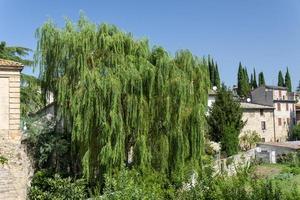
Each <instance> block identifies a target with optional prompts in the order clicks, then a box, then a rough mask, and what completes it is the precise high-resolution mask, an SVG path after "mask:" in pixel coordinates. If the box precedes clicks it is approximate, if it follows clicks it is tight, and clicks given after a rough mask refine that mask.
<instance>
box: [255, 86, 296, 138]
mask: <svg viewBox="0 0 300 200" xmlns="http://www.w3.org/2000/svg"><path fill="white" fill-rule="evenodd" d="M251 98H252V102H254V103H259V104H263V105H267V106H272V107H274V108H275V109H274V121H275V122H274V135H275V142H283V141H286V140H287V139H288V137H289V133H290V130H291V128H292V127H293V126H294V125H295V124H296V106H295V105H296V98H295V93H293V92H288V91H287V88H286V87H278V86H261V87H258V88H256V89H255V90H253V91H252V92H251Z"/></svg>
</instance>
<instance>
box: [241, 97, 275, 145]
mask: <svg viewBox="0 0 300 200" xmlns="http://www.w3.org/2000/svg"><path fill="white" fill-rule="evenodd" d="M241 108H242V109H243V118H242V119H243V121H245V122H246V124H245V126H244V128H243V130H242V131H241V134H247V133H249V132H253V131H255V132H256V133H258V134H259V136H260V138H261V140H262V142H274V141H275V135H274V107H272V106H265V105H259V104H253V103H244V102H242V103H241Z"/></svg>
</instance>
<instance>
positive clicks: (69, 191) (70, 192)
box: [28, 171, 87, 200]
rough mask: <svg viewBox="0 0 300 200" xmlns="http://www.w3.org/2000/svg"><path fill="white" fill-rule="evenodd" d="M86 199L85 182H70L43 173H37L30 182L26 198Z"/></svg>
mask: <svg viewBox="0 0 300 200" xmlns="http://www.w3.org/2000/svg"><path fill="white" fill-rule="evenodd" d="M86 197H87V192H86V182H85V181H84V180H82V179H79V180H72V179H71V178H61V177H60V176H59V175H54V176H53V177H49V175H48V174H47V173H45V172H42V171H39V172H37V173H36V174H35V175H34V177H33V179H32V182H31V187H30V189H29V193H28V198H29V199H31V200H64V199H66V200H67V199H72V200H77V199H78V200H81V199H85V198H86Z"/></svg>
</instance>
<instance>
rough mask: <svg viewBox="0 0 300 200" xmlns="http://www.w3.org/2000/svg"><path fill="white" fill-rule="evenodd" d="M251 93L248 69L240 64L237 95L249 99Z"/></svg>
mask: <svg viewBox="0 0 300 200" xmlns="http://www.w3.org/2000/svg"><path fill="white" fill-rule="evenodd" d="M250 91H251V86H250V80H249V76H248V72H247V68H244V67H243V66H242V64H241V62H240V63H239V70H238V90H237V93H238V95H239V96H240V97H247V96H248V95H249V93H250Z"/></svg>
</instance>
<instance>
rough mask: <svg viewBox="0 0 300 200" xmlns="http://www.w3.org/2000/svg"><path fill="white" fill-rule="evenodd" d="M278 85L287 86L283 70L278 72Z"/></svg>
mask: <svg viewBox="0 0 300 200" xmlns="http://www.w3.org/2000/svg"><path fill="white" fill-rule="evenodd" d="M277 85H278V86H281V87H284V86H285V83H284V79H283V75H282V72H281V70H280V71H279V73H278V84H277Z"/></svg>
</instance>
